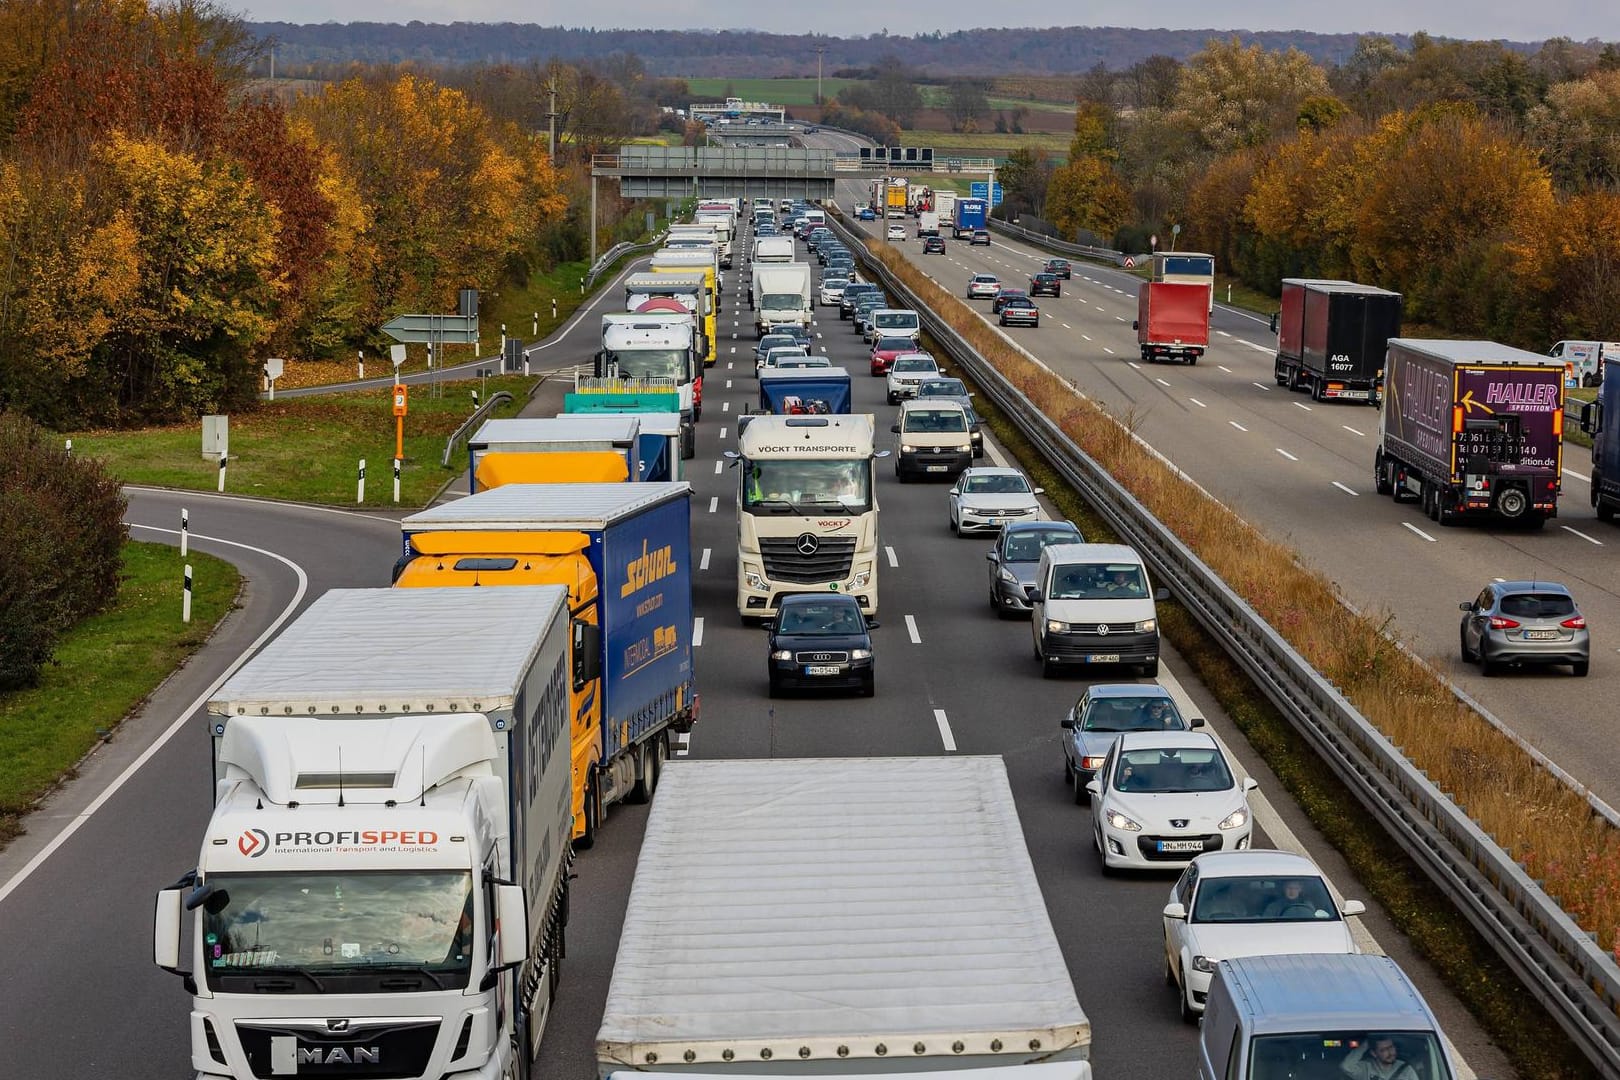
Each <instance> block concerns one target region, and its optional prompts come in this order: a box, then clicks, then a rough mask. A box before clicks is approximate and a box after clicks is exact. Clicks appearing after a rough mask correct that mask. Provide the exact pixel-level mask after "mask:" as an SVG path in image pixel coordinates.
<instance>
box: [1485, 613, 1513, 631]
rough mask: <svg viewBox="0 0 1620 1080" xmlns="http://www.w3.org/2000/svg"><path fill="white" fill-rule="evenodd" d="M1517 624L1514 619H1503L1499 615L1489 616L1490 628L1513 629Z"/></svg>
mask: <svg viewBox="0 0 1620 1080" xmlns="http://www.w3.org/2000/svg"><path fill="white" fill-rule="evenodd" d="M1518 625H1519V623H1518V620H1516V619H1504V618H1503V617H1502V616H1500V615H1492V616H1491V629H1492V630H1514V629H1517V628H1518Z"/></svg>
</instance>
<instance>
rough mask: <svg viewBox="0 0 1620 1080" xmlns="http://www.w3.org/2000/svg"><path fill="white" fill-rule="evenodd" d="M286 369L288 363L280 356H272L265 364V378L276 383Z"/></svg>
mask: <svg viewBox="0 0 1620 1080" xmlns="http://www.w3.org/2000/svg"><path fill="white" fill-rule="evenodd" d="M285 369H286V361H284V360H283V359H282V358H281V357H279V356H272V357H270V358H269V359H267V360H265V362H264V377H265V378H267V379H269V380H270V381H271V382H275V381H276V380H277V379H279V378H281V373H282V372H283V371H284V370H285Z"/></svg>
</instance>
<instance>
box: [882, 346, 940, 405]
mask: <svg viewBox="0 0 1620 1080" xmlns="http://www.w3.org/2000/svg"><path fill="white" fill-rule="evenodd" d="M939 375H940V372H939V364H938V363H937V362H936V361H935V360H934V358H933V357H932V356H930V355H929V354H928V353H925V352H908V353H901V354H900V355H899V356H896V357H895V358H894V363H893V364H891V365H889V376H888V397H889V404H890V405H898V404H900V403H901V402H902V401H904V400H906V399H907V398H914V397H916V396H917V387H918V386H920V385H922V384H923V383H925V382H927V381H928V380H930V379H937V378H939Z"/></svg>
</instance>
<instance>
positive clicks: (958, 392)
mask: <svg viewBox="0 0 1620 1080" xmlns="http://www.w3.org/2000/svg"><path fill="white" fill-rule="evenodd" d="M917 393H919V394H921V395H922V396H923V397H967V386H966V384H964V383H963V382H962V380H961V379H929V380H928V381H927V382H925V383H923V384H922V385H921V386H919V387H918V388H917Z"/></svg>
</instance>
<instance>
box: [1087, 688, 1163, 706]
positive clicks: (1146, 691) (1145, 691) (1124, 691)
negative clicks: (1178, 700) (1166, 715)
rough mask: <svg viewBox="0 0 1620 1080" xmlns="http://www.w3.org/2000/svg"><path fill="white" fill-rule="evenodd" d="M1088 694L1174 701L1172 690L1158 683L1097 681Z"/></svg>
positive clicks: (1094, 696)
mask: <svg viewBox="0 0 1620 1080" xmlns="http://www.w3.org/2000/svg"><path fill="white" fill-rule="evenodd" d="M1086 694H1087V696H1089V697H1093V698H1144V697H1151V698H1163V699H1164V700H1166V701H1169V702H1171V703H1172V704H1173V703H1174V701H1175V699H1174V698H1172V697H1171V696H1170V691H1168V690H1166V689H1165V688H1164V687H1162V686H1160V685H1159V684H1158V683H1097V684H1096V685H1095V686H1091V687H1088V688H1087V690H1086Z"/></svg>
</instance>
